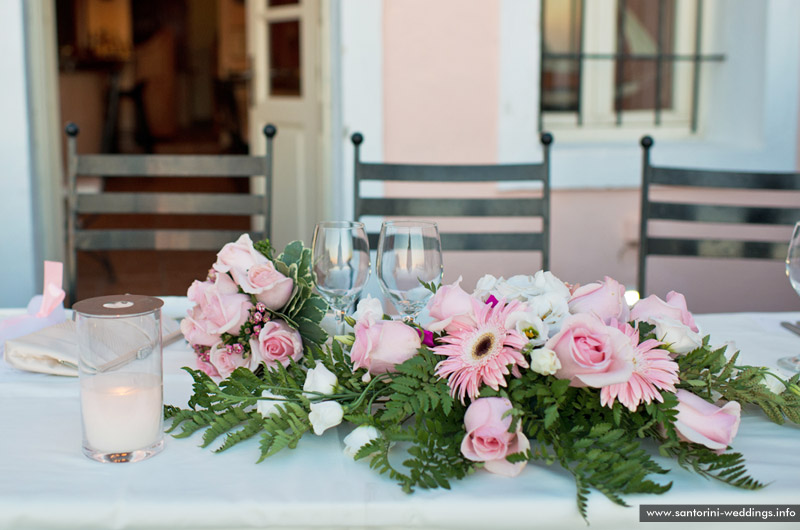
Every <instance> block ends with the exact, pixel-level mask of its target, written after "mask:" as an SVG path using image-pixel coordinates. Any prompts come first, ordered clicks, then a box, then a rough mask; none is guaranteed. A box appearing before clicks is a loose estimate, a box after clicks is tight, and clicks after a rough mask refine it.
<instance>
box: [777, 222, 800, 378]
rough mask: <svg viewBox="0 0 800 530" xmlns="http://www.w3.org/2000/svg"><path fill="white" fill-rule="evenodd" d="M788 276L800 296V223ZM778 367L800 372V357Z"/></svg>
mask: <svg viewBox="0 0 800 530" xmlns="http://www.w3.org/2000/svg"><path fill="white" fill-rule="evenodd" d="M786 276H788V277H789V281H790V282H791V283H792V287H794V290H795V292H797V294H798V295H800V221H798V222H797V224H795V225H794V232H793V233H792V239H791V241H789V252H788V253H787V255H786ZM778 366H780V367H781V368H785V369H786V370H789V371H790V372H800V355H795V356H794V357H783V358H782V359H778Z"/></svg>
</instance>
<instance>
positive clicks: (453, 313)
mask: <svg viewBox="0 0 800 530" xmlns="http://www.w3.org/2000/svg"><path fill="white" fill-rule="evenodd" d="M234 245H235V246H233V247H227V246H226V248H223V250H222V251H221V252H220V255H219V259H218V261H217V263H215V264H214V268H213V271H214V272H212V274H211V275H210V276H209V279H208V280H206V282H196V283H195V284H194V285H193V286H192V287H191V288H190V290H189V297H190V298H191V299H192V300H194V301H196V302H197V304H198V305H197V306H196V307H195V308H194V309H193V310H192V312H190V318H188V319H187V320H188V323H185V326H184V328H183V329H184V333H185V334H186V337H187V339H188V340H189V342H190V343H191V344H192V345H193V347H194V348H195V351H196V352H197V354H198V363H199V368H200V369H199V370H192V369H187V370H188V371H189V372H190V373H191V375H192V377H193V378H194V395H193V396H192V397H191V399H190V401H189V408H188V409H179V408H175V407H167V408H166V415H167V417H170V418H172V420H173V422H172V426H171V429H172V430H176V429H178V428H180V432H179V434H177V435H176V436H177V437H185V436H189V435H191V434H192V433H194V432H196V431H198V430H201V429H204V430H205V432H204V435H203V445H204V446H208V445H210V444H212V443H214V442H215V440H217V439H218V438H219V437H222V442H221V443H220V444H219V445H218V447H217V448H216V450H217V451H223V450H225V449H227V448H229V447H231V446H232V445H234V444H237V443H239V442H241V441H243V440H245V439H247V438H250V437H252V436H255V435H260V437H261V443H260V459H259V461H261V460H263V459H265V458H267V457H269V456H270V455H272V454H275V453H276V452H278V451H280V450H281V449H283V448H286V447H290V448H293V447H295V446H296V444H297V443H298V441H299V440H300V438H301V437H302V436H304V435H306V434H307V433H309V432H313V433H314V434H316V435H322V434H323V433H324V432H325V431H326V430H327V429H329V428H331V427H334V426H337V425H339V424H340V423H342V422H344V421H346V422H349V423H350V424H352V425H353V426H354V427H355V428H354V429H353V430H352V432H351V433H350V434H349V435H348V436H347V437H346V438H345V444H346V448H345V452H346V453H347V454H349V455H350V456H352V457H354V458H355V459H368V460H369V461H370V466H371V467H372V468H374V469H375V470H377V471H378V472H380V473H383V474H386V475H388V476H389V477H390V478H392V479H393V480H395V481H397V482H398V483H399V484H400V485H401V486H402V488H403V489H404V490H405V491H407V492H412V491H413V490H414V489H415V488H436V487H444V488H449V487H450V482H451V481H452V480H453V479H461V478H464V477H465V476H466V475H468V474H470V473H472V472H474V471H475V470H476V469H479V468H483V469H484V470H485V471H488V472H492V473H498V474H501V475H506V476H509V477H513V476H516V475H518V474H519V473H520V472H521V471H522V470H523V468H524V467H525V466H526V465H527V464H528V463H529V462H532V461H539V462H542V463H544V464H546V465H550V464H554V463H558V464H559V465H561V466H562V467H563V468H564V469H566V470H567V471H569V472H570V473H571V474H572V475H573V476H574V478H575V481H576V485H577V500H578V508H579V511H580V513H581V514H582V515H583V516H584V517H585V516H586V502H587V495H588V493H589V491H590V489H591V488H595V489H597V490H599V491H601V492H602V493H603V494H605V495H606V496H607V497H609V498H610V499H611V500H612V501H614V502H616V503H619V504H624V500H623V499H622V497H621V496H622V495H624V494H630V493H663V492H665V491H667V490H668V489H669V488H670V486H671V484H669V483H668V484H659V483H657V482H655V481H653V480H651V476H652V475H653V474H663V473H666V472H668V470H667V469H665V468H663V467H662V466H660V465H659V464H657V463H656V461H655V460H654V459H653V457H652V455H651V454H650V452H648V451H647V450H646V449H645V448H644V447H643V442H644V441H645V440H653V441H655V442H656V444H657V447H658V451H659V453H660V454H661V455H664V456H671V457H674V458H675V459H676V460H677V462H678V464H679V465H680V466H682V467H685V468H688V469H690V470H693V471H695V472H697V473H700V474H701V475H704V476H707V477H712V478H715V479H718V480H721V481H724V482H727V483H729V484H731V485H733V486H737V487H741V488H750V489H755V488H760V487H762V483H760V482H758V481H757V480H755V479H753V478H752V477H750V476H749V475H748V474H747V472H746V469H745V468H744V465H743V459H742V456H741V455H740V454H738V453H734V452H730V451H729V450H728V449H729V446H730V445H731V442H732V440H733V438H734V437H735V435H736V432H737V429H738V426H739V417H740V411H741V406H742V405H744V404H753V405H756V406H758V407H760V408H761V409H762V410H763V411H764V413H766V415H767V416H768V417H769V418H770V419H771V420H773V421H775V422H777V423H783V422H784V421H785V420H786V419H789V420H790V421H792V422H794V423H800V388H798V379H799V378H800V375H796V376H794V377H792V378H791V379H790V380H788V381H785V380H783V379H781V378H779V377H777V376H775V375H773V374H772V373H770V372H769V371H768V370H766V369H765V368H759V367H751V366H740V365H739V364H738V362H737V357H738V353H733V354H731V355H728V354H727V352H726V347H725V346H722V347H719V348H715V347H712V346H711V343H710V339H709V337H704V336H703V335H702V334H701V333H700V330H699V329H698V327H697V325H696V324H695V322H694V319H693V317H692V314H691V313H690V312H689V310H688V308H687V305H686V300H685V298H684V297H683V296H682V295H680V294H678V293H674V292H673V293H670V294H669V295H667V297H666V300H661V299H660V298H658V297H656V296H650V297H648V298H646V299H644V300H641V301H639V302H637V303H636V304H635V305H634V306H633V307H632V308H631V307H629V306H628V304H627V303H626V302H625V298H624V288H623V286H622V285H620V284H619V283H618V282H617V281H615V280H613V279H611V278H605V279H604V280H603V281H600V282H597V283H592V284H588V285H584V286H570V285H568V284H565V283H563V282H562V281H561V280H559V279H558V278H556V277H555V276H554V275H553V274H551V273H550V272H544V271H539V272H537V273H536V274H534V275H532V276H515V277H513V278H510V279H508V280H506V279H503V278H494V277H492V276H488V275H487V276H484V277H483V278H482V279H481V280H480V281H479V282H478V284H477V285H476V287H475V289H474V291H473V292H472V293H468V292H467V291H465V290H464V289H463V288H462V287H461V286H460V280H459V281H458V282H455V283H454V284H451V285H446V286H442V287H439V288H438V289H437V286H428V287H429V288H430V289H431V290H432V291H434V292H435V294H434V295H433V297H432V299H431V301H430V303H429V304H428V314H429V316H430V319H431V321H430V322H426V323H424V324H421V323H418V322H401V321H392V320H389V319H388V318H387V317H386V316H385V315H383V311H382V306H381V304H380V302H379V301H377V300H375V299H371V298H367V299H364V300H362V301H361V302H360V303H359V304H358V308H357V311H356V313H355V314H354V315H353V318H350V319H349V320H348V321H349V324H350V325H351V326H352V327H353V332H352V333H350V334H347V335H343V336H336V337H333V338H332V340H331V341H328V342H327V343H326V342H325V337H324V334H323V333H320V332H319V331H318V324H319V322H320V319H321V314H322V312H323V309H324V307H323V304H324V303H322V304H321V303H320V302H321V301H320V300H319V299H318V298H316V297H315V296H314V295H313V294H312V292H311V290H310V286H311V277H310V276H311V273H310V270H309V269H308V266H309V264H310V262H309V261H308V259H307V258H306V257H305V256H306V255H307V254H306V253H307V251H306V250H301V248H302V246H301V245H299V243H294V244H292V245H290V247H289V248H287V251H286V252H284V254H282V255H281V256H280V257H279V258H278V259H277V260H273V259H272V258H271V257H270V253H269V251H268V249H269V247H268V245H266V244H265V243H259V244H256V245H255V247H253V246H252V245H251V244H249V243H248V240H241V239H240V240H239V241H238V242H237V243H236V244H234ZM226 249H227V250H226ZM255 249H259V250H255ZM265 249H266V251H263V252H260V250H265ZM234 251H235V252H234ZM259 253H260V254H261V256H259V255H258V254H259ZM243 256H246V258H245V257H243ZM262 258H263V259H262ZM251 259H252V262H251V261H250V260H251ZM268 263H271V264H272V265H273V266H274V271H273V269H271V268H270V265H268ZM248 267H249V268H248ZM262 272H263V275H262ZM274 272H279V273H281V274H282V275H283V276H285V277H286V278H290V279H291V280H292V281H293V282H294V286H293V287H292V292H291V295H289V296H288V298H286V293H287V292H288V288H287V287H285V285H286V284H287V283H288V282H284V280H281V279H280V278H279V277H278V276H277V275H276V274H275V273H274ZM227 275H229V276H230V277H229V278H227V277H226V276H227ZM221 278H223V279H221ZM245 278H247V280H245ZM253 278H256V279H257V280H253ZM282 282H284V283H282ZM212 285H213V286H215V287H213V288H212ZM236 286H238V291H239V292H238V293H237V292H236V289H234V288H235V287H236ZM259 289H261V290H260V291H259ZM208 291H211V292H212V294H213V296H212V297H211V300H213V302H210V301H209V297H208V296H206V295H205V294H203V293H207V292H208ZM223 293H225V294H223ZM278 294H280V296H278ZM225 296H230V297H234V296H238V297H237V298H235V299H233V298H231V299H230V300H228V299H227V298H226V299H225V300H224V301H223V300H222V299H223V298H224V297H225ZM259 296H261V297H262V298H259ZM273 296H274V298H272V297H273ZM215 297H216V298H215ZM268 298H269V299H270V300H269V301H267V299H268ZM234 300H238V302H234ZM275 300H277V301H275ZM217 304H218V305H217ZM259 304H261V305H259ZM219 307H224V308H225V309H224V310H220V309H219ZM262 309H264V310H263V311H262ZM220 311H222V312H221V313H220ZM223 313H224V315H225V316H220V315H221V314H223ZM259 315H261V316H259ZM210 320H213V325H209V324H208V322H209V321H210ZM185 322H186V321H185ZM222 322H224V323H225V325H224V326H218V324H219V323H222ZM265 322H267V323H274V325H273V326H267V325H266V324H265ZM275 325H277V326H279V327H280V331H277V329H278V328H276V327H275ZM292 330H295V331H298V332H299V337H300V338H299V340H300V341H301V344H302V348H301V350H300V349H298V347H297V344H298V342H297V341H298V335H297V334H294V335H292ZM276 334H278V335H279V336H280V337H281V339H280V340H279V339H277V338H274V339H273V338H272V337H273V336H277V335H276ZM212 339H213V340H212ZM212 343H213V344H212ZM278 344H280V345H278ZM218 376H225V378H224V379H222V380H221V381H217V380H216V379H217V377H218ZM786 389H788V391H785V390H786ZM397 451H401V452H402V451H405V454H406V456H407V458H406V459H405V460H404V461H403V462H402V465H397V464H395V459H394V458H392V459H390V453H392V452H397Z"/></svg>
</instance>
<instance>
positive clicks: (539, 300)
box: [528, 292, 569, 336]
mask: <svg viewBox="0 0 800 530" xmlns="http://www.w3.org/2000/svg"><path fill="white" fill-rule="evenodd" d="M528 310H529V311H530V312H532V313H534V314H535V315H537V316H538V317H539V318H540V319H541V320H542V322H544V323H545V324H547V327H548V330H549V332H550V335H551V336H552V335H555V334H556V333H558V332H559V331H560V330H561V322H562V321H563V320H564V319H565V318H566V317H567V316H569V304H568V303H567V299H566V298H565V297H563V296H561V295H560V294H558V293H555V292H553V293H545V294H541V295H539V296H534V297H533V298H530V299H529V300H528Z"/></svg>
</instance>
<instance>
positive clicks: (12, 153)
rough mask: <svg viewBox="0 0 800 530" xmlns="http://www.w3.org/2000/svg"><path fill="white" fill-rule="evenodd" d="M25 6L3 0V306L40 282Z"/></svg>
mask: <svg viewBox="0 0 800 530" xmlns="http://www.w3.org/2000/svg"><path fill="white" fill-rule="evenodd" d="M22 9H23V0H3V1H2V2H0V50H3V53H0V72H3V83H2V85H0V87H2V88H0V116H2V117H3V124H2V126H1V127H0V249H2V259H0V307H12V306H24V305H26V304H27V303H28V300H29V299H30V298H31V296H33V295H34V294H35V289H36V285H37V280H36V278H35V276H36V273H35V271H36V270H37V269H38V267H37V259H36V257H35V250H34V233H33V199H32V197H33V195H32V178H31V150H30V136H29V135H30V127H29V122H28V108H27V107H28V100H27V87H26V71H25V47H24V35H23V28H24V24H23V11H22Z"/></svg>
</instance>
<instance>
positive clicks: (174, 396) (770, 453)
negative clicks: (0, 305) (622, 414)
mask: <svg viewBox="0 0 800 530" xmlns="http://www.w3.org/2000/svg"><path fill="white" fill-rule="evenodd" d="M163 299H164V300H165V305H164V308H163V312H164V314H165V315H168V316H173V317H175V318H180V317H181V316H183V315H185V312H186V309H187V307H188V305H187V304H188V302H187V301H186V299H185V298H181V297H164V298H163ZM11 314H13V311H12V310H3V311H0V318H1V317H3V316H9V315H11ZM695 319H696V322H697V324H698V325H699V327H700V329H701V332H702V333H703V334H704V335H706V334H708V335H710V336H711V342H712V344H718V345H727V346H728V350H729V351H736V350H738V351H740V352H741V353H740V358H739V361H740V362H742V363H745V364H751V365H758V366H768V367H772V368H775V369H776V370H777V360H778V359H779V358H780V357H785V356H787V355H794V354H799V353H800V336H798V335H794V334H792V333H791V332H790V331H789V330H787V329H784V328H783V327H781V325H780V323H781V322H782V321H791V322H795V321H798V320H800V312H776V313H725V314H704V315H695ZM194 355H195V354H194V353H193V351H192V349H191V348H190V347H189V346H188V344H187V343H186V341H185V340H182V339H181V340H179V341H177V342H175V343H172V344H170V345H168V346H166V347H165V348H164V354H163V366H164V377H163V386H164V402H165V404H169V405H176V406H181V407H186V404H187V400H188V398H189V397H190V395H191V393H192V378H191V377H190V375H189V374H188V373H187V372H186V371H185V370H183V369H182V368H183V367H185V366H189V367H194V366H195V359H194ZM167 424H168V422H167ZM351 429H352V427H345V426H344V425H341V426H339V427H337V428H334V429H329V430H328V431H326V432H325V433H324V434H322V435H321V436H316V435H314V434H311V433H310V434H307V435H306V436H305V437H304V438H303V439H302V440H301V441H300V443H299V444H298V446H297V447H296V449H295V450H284V451H281V452H279V453H278V454H276V455H274V456H271V457H269V458H267V459H266V460H264V461H263V462H260V463H256V460H257V459H258V457H259V454H260V451H259V439H258V437H257V436H256V437H254V438H251V439H249V440H246V441H244V442H242V443H239V444H238V445H235V446H234V447H232V448H230V449H229V450H226V451H224V452H221V453H215V452H214V451H213V446H212V447H211V448H201V447H199V446H200V444H201V441H202V440H201V439H202V432H197V433H195V434H193V435H191V436H189V437H187V438H181V439H179V438H175V437H173V436H172V435H170V434H167V435H166V437H165V439H166V442H165V448H164V450H163V451H162V452H161V453H158V454H156V455H155V456H153V457H152V458H149V459H147V460H144V461H141V462H136V463H125V464H111V463H99V462H96V461H93V460H90V459H89V458H87V457H86V456H84V454H83V453H82V451H81V440H82V435H81V418H80V398H79V384H78V378H77V377H64V376H56V375H46V374H42V373H32V372H23V371H20V370H17V369H15V368H12V367H11V366H10V365H8V364H6V363H5V362H3V361H0V529H81V530H88V529H123V528H124V529H127V528H131V529H182V528H186V529H251V528H337V529H338V528H386V529H394V528H415V529H439V528H441V529H472V528H476V529H477V528H481V529H483V528H500V529H507V528H508V529H511V528H586V527H587V521H585V520H584V519H583V518H582V517H581V515H580V513H579V510H578V507H577V503H576V487H575V483H574V480H573V478H572V476H571V475H570V474H569V473H568V472H567V471H565V470H563V469H562V468H560V467H559V466H558V465H557V464H554V465H549V466H548V465H545V464H544V463H542V462H539V461H532V462H531V463H530V464H529V465H527V466H526V467H525V469H524V470H523V471H522V473H521V474H520V475H519V476H517V477H515V478H507V477H503V476H498V475H493V474H491V473H488V472H486V471H485V470H478V471H476V472H475V473H474V474H472V475H470V476H467V477H466V478H464V479H463V480H460V481H455V482H453V483H452V484H451V488H450V489H441V488H440V489H431V490H424V489H418V490H416V491H414V492H413V493H404V492H403V490H402V489H401V488H400V487H399V486H398V485H397V484H396V483H395V482H394V481H392V480H391V479H390V478H388V477H386V476H383V475H380V474H378V473H377V472H376V471H374V470H372V469H370V466H369V462H368V461H367V460H359V461H354V460H353V459H352V458H350V457H348V456H347V455H346V454H345V453H344V451H343V448H344V447H345V444H344V441H343V440H344V437H345V436H346V435H347V434H348V433H349V432H350V430H351ZM645 447H646V448H647V450H649V451H652V453H653V454H654V455H655V456H654V458H655V460H656V461H657V462H658V463H660V464H661V465H662V466H665V467H667V468H670V469H671V471H670V472H669V473H668V474H665V475H657V476H655V478H654V480H655V481H657V482H659V483H662V484H666V483H671V484H672V486H671V488H670V490H669V491H668V492H667V493H665V494H662V495H640V494H637V495H629V496H626V497H625V502H626V503H627V506H620V505H618V504H615V503H613V502H611V501H610V500H609V499H608V498H606V497H605V496H603V495H602V494H601V493H599V492H597V491H592V493H591V494H590V495H589V499H588V510H587V515H588V523H589V524H590V526H589V528H592V529H606V528H608V529H624V528H647V527H654V528H658V529H659V530H661V529H665V528H686V527H687V524H689V525H691V526H690V527H697V526H699V525H701V523H686V522H681V521H663V522H660V523H658V524H653V523H650V522H643V521H640V507H641V506H644V505H658V506H665V505H691V506H700V505H730V506H734V507H744V506H750V507H752V506H763V507H766V506H772V505H784V506H785V505H790V506H794V509H795V510H796V511H797V513H798V514H800V427H798V426H797V425H794V424H790V423H787V424H784V425H777V424H775V423H773V422H772V421H770V420H769V419H768V418H767V417H766V416H765V415H764V414H763V413H761V412H760V411H759V410H756V409H755V408H751V407H744V408H743V411H742V418H741V425H740V428H739V431H738V435H737V436H736V438H735V439H734V441H733V443H732V449H733V450H734V451H737V452H739V453H741V454H742V455H743V456H744V458H745V460H746V463H747V469H748V470H749V472H750V474H751V475H752V476H753V477H754V478H756V479H758V480H759V481H761V482H763V483H764V484H765V485H766V486H765V487H763V488H762V489H759V490H755V491H750V490H744V489H738V488H735V487H732V486H730V485H727V484H725V483H722V482H720V481H717V480H712V479H708V478H704V477H702V476H700V475H698V474H695V473H693V472H690V471H688V470H685V469H683V468H681V467H680V466H679V465H678V464H677V462H675V461H674V460H671V459H669V458H665V457H661V456H658V454H657V449H656V447H655V445H652V446H650V445H647V444H645ZM401 453H402V451H400V450H398V455H397V458H398V459H402V454H401ZM798 521H800V519H798V518H796V519H794V521H789V522H776V521H772V520H769V519H767V518H765V519H764V520H762V521H759V522H755V521H750V522H739V523H737V524H736V525H735V528H737V529H739V528H765V527H766V528H776V529H777V528H794V529H797V528H800V522H798ZM765 525H766V526H765ZM729 526H730V523H723V522H708V523H702V527H703V528H723V527H725V528H728V527H729Z"/></svg>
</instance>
